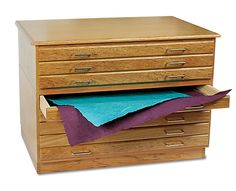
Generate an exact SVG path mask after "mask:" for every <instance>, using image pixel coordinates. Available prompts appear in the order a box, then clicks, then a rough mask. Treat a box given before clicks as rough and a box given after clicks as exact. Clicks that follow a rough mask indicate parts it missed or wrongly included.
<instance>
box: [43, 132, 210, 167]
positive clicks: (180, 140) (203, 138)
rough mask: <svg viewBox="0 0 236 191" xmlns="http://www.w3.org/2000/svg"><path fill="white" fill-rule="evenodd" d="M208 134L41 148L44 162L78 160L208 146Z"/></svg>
mask: <svg viewBox="0 0 236 191" xmlns="http://www.w3.org/2000/svg"><path fill="white" fill-rule="evenodd" d="M207 146H208V135H207V134H205V135H196V136H186V137H174V138H162V139H149V140H139V141H126V142H115V143H99V144H87V145H85V144H80V145H77V146H74V147H71V146H64V147H50V148H41V149H40V160H41V161H42V162H52V161H64V160H76V159H80V158H94V157H96V158H97V157H102V156H105V157H109V156H115V155H119V154H127V153H142V152H150V151H158V150H166V149H176V148H189V147H207Z"/></svg>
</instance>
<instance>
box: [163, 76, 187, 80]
mask: <svg viewBox="0 0 236 191" xmlns="http://www.w3.org/2000/svg"><path fill="white" fill-rule="evenodd" d="M184 78H185V75H175V76H166V77H165V79H167V80H168V79H170V80H183V79H184Z"/></svg>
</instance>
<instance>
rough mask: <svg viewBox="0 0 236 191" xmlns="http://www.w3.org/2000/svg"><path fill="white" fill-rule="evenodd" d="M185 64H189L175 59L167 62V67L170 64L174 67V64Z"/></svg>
mask: <svg viewBox="0 0 236 191" xmlns="http://www.w3.org/2000/svg"><path fill="white" fill-rule="evenodd" d="M185 64H187V62H184V61H173V62H167V63H166V67H168V66H172V67H174V66H183V65H185Z"/></svg>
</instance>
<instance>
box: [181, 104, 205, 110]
mask: <svg viewBox="0 0 236 191" xmlns="http://www.w3.org/2000/svg"><path fill="white" fill-rule="evenodd" d="M203 108H204V105H198V106H192V107H185V109H189V110H190V109H203Z"/></svg>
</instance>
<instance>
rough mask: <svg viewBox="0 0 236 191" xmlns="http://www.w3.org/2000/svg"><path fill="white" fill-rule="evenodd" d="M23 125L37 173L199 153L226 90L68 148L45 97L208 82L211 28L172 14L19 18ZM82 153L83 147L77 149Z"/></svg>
mask: <svg viewBox="0 0 236 191" xmlns="http://www.w3.org/2000/svg"><path fill="white" fill-rule="evenodd" d="M16 24H17V27H18V34H19V65H20V67H19V71H20V107H21V109H20V112H21V132H22V137H23V139H24V142H25V145H26V146H27V149H28V151H29V154H30V156H31V159H32V161H33V164H34V166H35V168H36V170H37V172H38V173H46V172H57V171H66V170H77V169H85V168H96V167H110V166H122V165H129V164H141V163H151V162H161V161H174V160H185V159H195V158H204V157H205V148H206V147H208V144H209V136H210V131H209V130H210V121H211V109H216V108H226V107H229V96H226V97H224V98H222V99H220V100H218V101H216V102H213V103H211V104H207V105H200V106H197V107H191V108H186V109H184V110H182V111H178V112H176V113H173V114H171V115H169V116H166V117H164V118H160V119H157V120H154V121H150V122H148V123H145V124H142V125H140V126H136V127H133V128H131V129H129V130H123V131H120V132H118V133H116V134H112V135H110V136H107V137H104V138H101V139H97V140H95V141H93V142H89V143H84V144H79V145H77V146H73V147H71V146H70V145H69V144H68V141H67V137H66V135H65V131H64V127H63V122H62V120H61V118H60V115H59V112H58V109H57V107H55V106H50V104H49V103H48V102H47V100H46V99H45V97H44V96H46V95H55V94H73V93H90V92H91V93H92V92H107V93H109V91H125V90H126V91H127V90H141V89H154V88H165V87H180V86H181V87H187V86H197V87H200V88H199V89H200V91H202V93H204V94H209V93H212V92H213V93H215V92H217V91H218V90H217V89H216V88H214V87H213V86H212V83H213V76H214V56H215V55H214V52H215V39H216V37H219V35H218V34H217V33H214V32H212V31H209V30H206V29H204V28H201V27H198V26H196V25H193V24H190V23H188V22H185V21H183V20H180V19H178V18H175V17H139V18H105V19H70V20H39V21H17V22H16ZM80 153H87V154H80Z"/></svg>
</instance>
